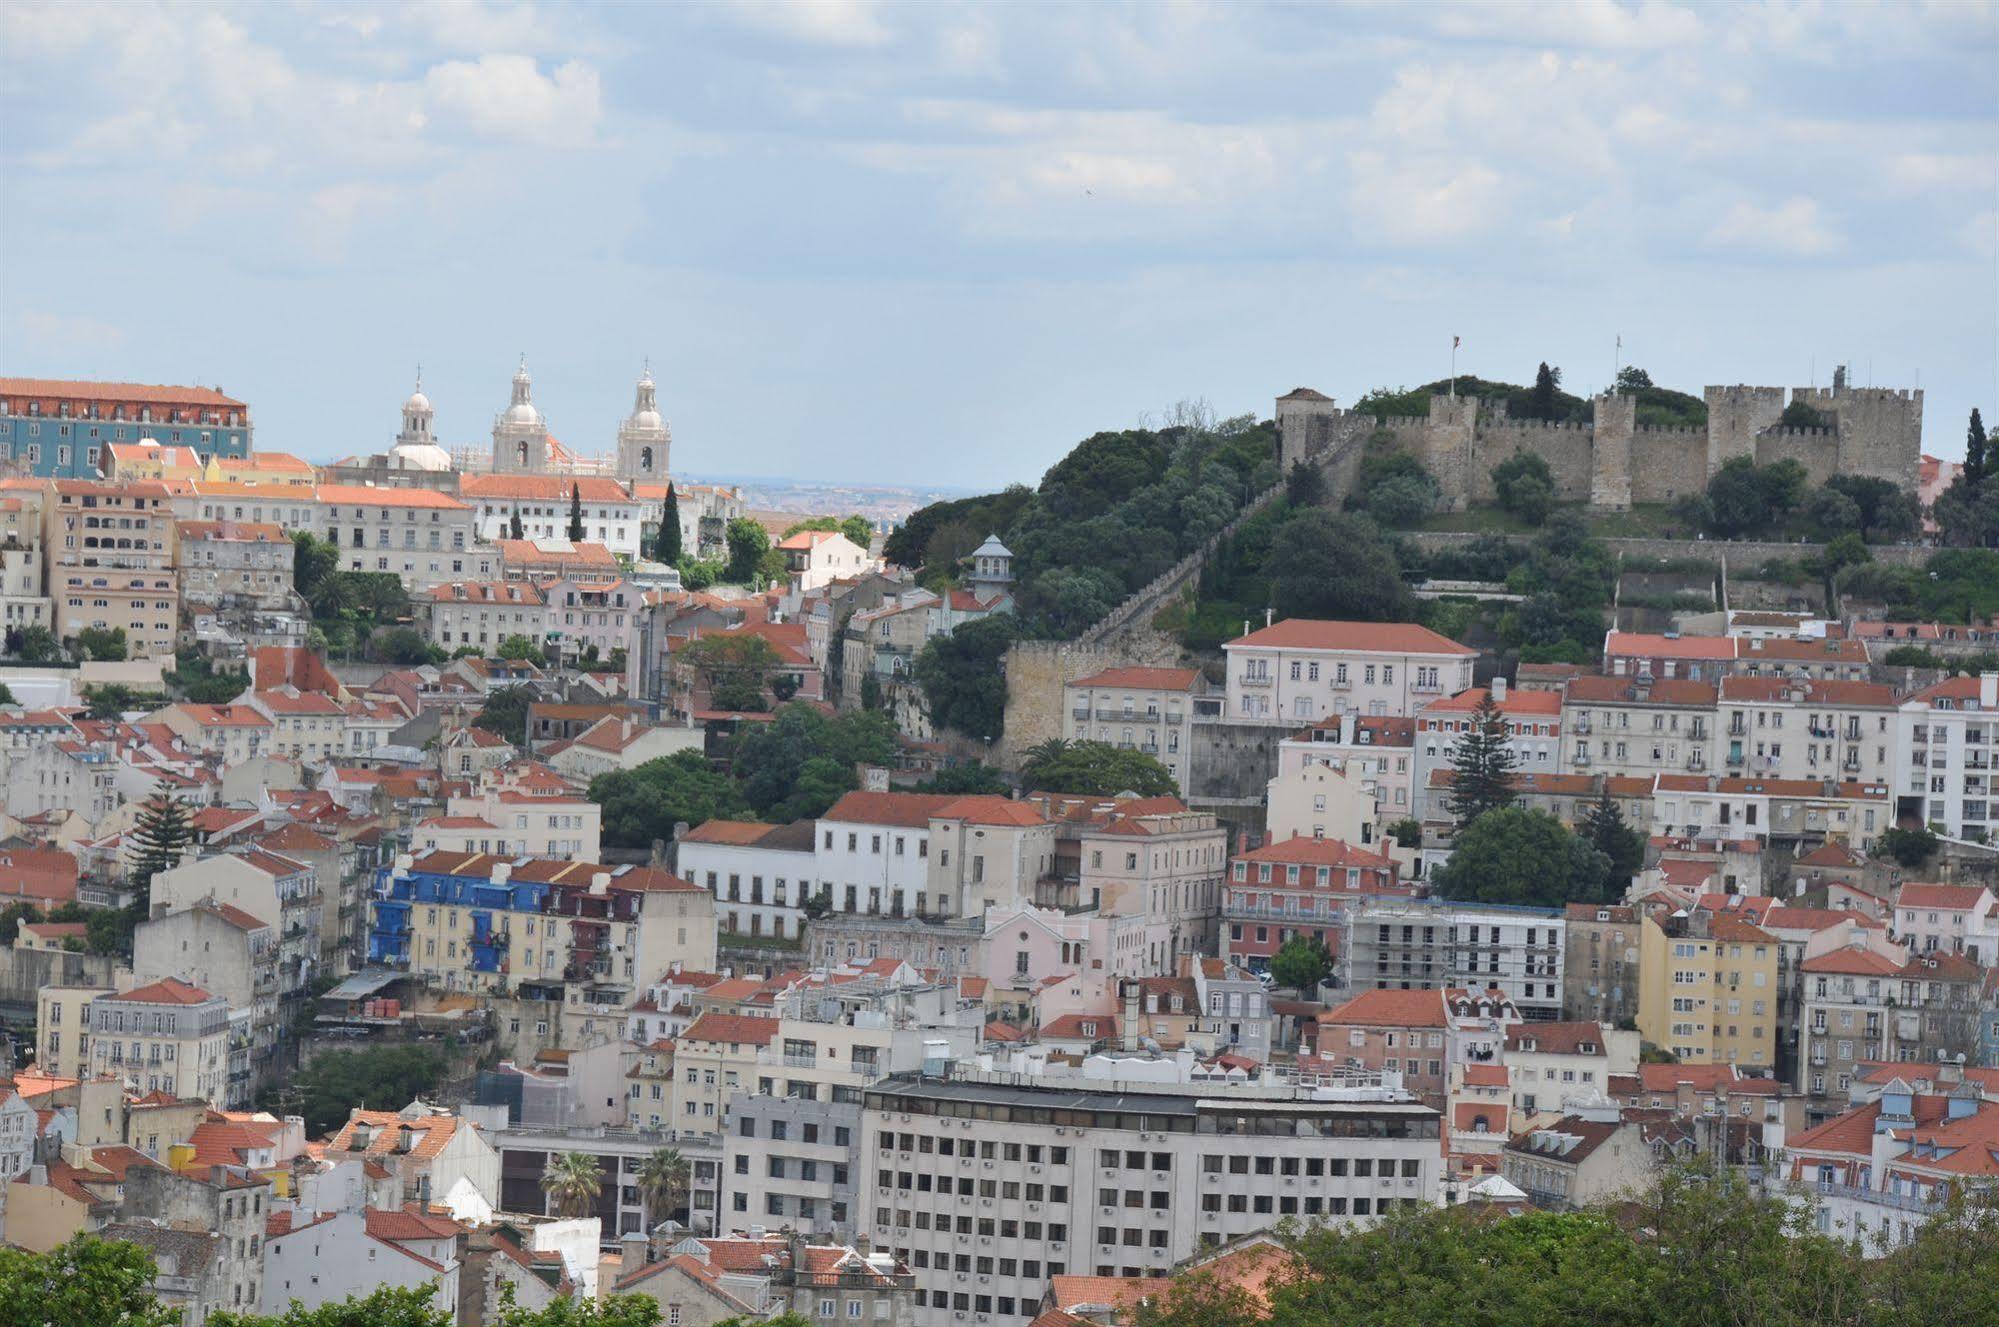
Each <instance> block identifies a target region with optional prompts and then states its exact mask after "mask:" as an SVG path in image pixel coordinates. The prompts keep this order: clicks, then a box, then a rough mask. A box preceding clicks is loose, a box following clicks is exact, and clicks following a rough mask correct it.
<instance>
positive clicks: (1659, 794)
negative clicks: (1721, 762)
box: [1652, 774, 1894, 855]
mask: <svg viewBox="0 0 1999 1327" xmlns="http://www.w3.org/2000/svg"><path fill="white" fill-rule="evenodd" d="M1893 823H1894V820H1893V798H1892V796H1891V793H1890V790H1889V785H1888V784H1886V783H1841V782H1835V781H1834V780H1833V779H1830V778H1827V779H1825V780H1823V781H1820V780H1812V779H1778V778H1747V777H1734V778H1721V777H1717V776H1715V775H1713V774H1710V775H1708V776H1707V777H1706V778H1702V777H1700V776H1698V775H1694V774H1661V775H1659V776H1658V777H1657V778H1656V779H1654V780H1653V804H1652V833H1653V834H1655V835H1663V836H1665V837H1668V838H1688V839H1703V840H1711V839H1749V840H1754V841H1755V842H1757V843H1760V844H1765V845H1771V844H1774V845H1778V846H1785V847H1790V848H1792V849H1793V850H1794V851H1796V852H1797V853H1799V854H1800V855H1802V854H1803V853H1805V852H1807V851H1809V850H1810V849H1811V848H1813V847H1815V846H1817V845H1818V844H1820V843H1844V844H1846V845H1847V846H1848V847H1850V848H1853V849H1855V850H1857V851H1860V852H1872V851H1873V848H1874V840H1875V839H1876V838H1877V837H1878V836H1879V835H1880V834H1881V833H1882V832H1883V831H1884V830H1886V829H1888V828H1889V827H1890V826H1891V825H1892V824H1893Z"/></svg>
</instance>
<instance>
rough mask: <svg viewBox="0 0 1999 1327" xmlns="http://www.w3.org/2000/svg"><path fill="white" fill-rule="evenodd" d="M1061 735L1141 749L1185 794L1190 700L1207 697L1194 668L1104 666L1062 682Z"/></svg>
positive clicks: (1190, 733) (1190, 742)
mask: <svg viewBox="0 0 1999 1327" xmlns="http://www.w3.org/2000/svg"><path fill="white" fill-rule="evenodd" d="M1062 690H1063V693H1064V697H1063V699H1064V702H1065V703H1064V704H1063V707H1062V716H1063V717H1062V736H1063V737H1064V738H1066V739H1067V740H1069V741H1072V742H1107V743H1109V744H1111V745H1112V746H1120V747H1126V748H1131V749H1135V750H1138V751H1143V752H1144V753H1145V754H1146V755H1148V756H1151V757H1152V758H1153V759H1155V760H1157V761H1159V762H1160V763H1161V764H1162V765H1164V766H1166V768H1167V769H1168V770H1169V771H1170V772H1171V773H1172V775H1173V778H1174V779H1175V781H1176V782H1178V783H1179V785H1180V791H1181V792H1183V793H1184V792H1186V791H1187V770H1188V752H1189V751H1190V750H1191V749H1192V745H1193V740H1194V700H1195V698H1196V697H1199V696H1205V695H1207V693H1208V683H1207V679H1206V678H1204V677H1203V676H1202V675H1201V670H1200V669H1198V668H1106V669H1103V670H1101V671H1099V672H1095V673H1092V674H1090V675H1089V676H1088V677H1079V678H1077V679H1076V680H1075V681H1073V682H1069V683H1066V684H1065V685H1064V686H1063V688H1062Z"/></svg>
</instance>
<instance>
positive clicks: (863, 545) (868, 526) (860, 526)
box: [840, 515, 875, 553]
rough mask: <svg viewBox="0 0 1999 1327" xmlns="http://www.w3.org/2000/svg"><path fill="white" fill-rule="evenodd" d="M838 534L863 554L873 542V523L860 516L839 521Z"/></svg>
mask: <svg viewBox="0 0 1999 1327" xmlns="http://www.w3.org/2000/svg"><path fill="white" fill-rule="evenodd" d="M840 533H841V534H843V535H845V536H847V542H848V543H850V544H852V545H854V547H856V548H858V549H860V550H861V551H862V552H863V553H865V552H867V551H868V546H869V545H870V544H872V543H874V541H875V526H874V522H873V521H870V520H869V519H868V518H867V517H865V516H861V515H853V516H849V517H847V518H846V519H845V520H843V521H841V522H840Z"/></svg>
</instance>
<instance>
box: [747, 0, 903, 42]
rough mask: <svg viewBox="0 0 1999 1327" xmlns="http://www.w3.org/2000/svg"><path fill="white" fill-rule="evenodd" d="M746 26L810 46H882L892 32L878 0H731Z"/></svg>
mask: <svg viewBox="0 0 1999 1327" xmlns="http://www.w3.org/2000/svg"><path fill="white" fill-rule="evenodd" d="M728 8H729V12H730V14H731V15H733V16H734V18H735V19H736V21H737V22H738V23H740V24H741V25H742V26H744V27H746V28H751V29H753V30H755V31H758V32H763V33H766V34H768V35H770V36H773V37H781V38H784V39H786V40H788V41H795V42H802V43H804V44H806V45H810V46H850V47H867V46H881V45H883V44H885V43H886V42H888V40H889V39H890V37H891V35H892V34H891V33H890V32H889V30H888V27H887V25H886V24H884V23H883V22H882V18H881V6H880V4H878V3H877V0H730V3H729V6H728Z"/></svg>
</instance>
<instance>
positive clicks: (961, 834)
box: [813, 792, 1055, 917]
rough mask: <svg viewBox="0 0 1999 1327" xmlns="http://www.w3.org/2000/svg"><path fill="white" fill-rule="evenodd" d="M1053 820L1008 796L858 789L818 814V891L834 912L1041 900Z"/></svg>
mask: <svg viewBox="0 0 1999 1327" xmlns="http://www.w3.org/2000/svg"><path fill="white" fill-rule="evenodd" d="M1054 860H1055V827H1054V825H1052V824H1051V823H1049V822H1048V820H1047V819H1046V818H1045V817H1043V816H1042V815H1041V813H1040V812H1039V810H1037V809H1036V808H1035V807H1034V806H1033V804H1031V803H1028V802H1013V801H1008V800H1007V799H1006V798H1003V797H954V796H950V795H948V794H931V793H874V792H853V793H848V794H847V795H846V796H844V797H842V798H841V799H840V800H839V801H838V802H835V803H834V804H833V806H832V807H831V808H830V809H828V810H827V812H826V814H825V815H823V816H821V817H819V824H818V839H817V841H816V844H815V847H814V861H813V874H814V877H815V878H816V880H817V882H818V887H817V889H816V891H815V892H816V893H817V894H818V895H820V896H821V897H824V898H825V899H826V900H827V902H828V906H829V907H830V909H831V910H833V911H836V912H843V913H882V914H887V915H890V916H902V915H908V914H914V915H916V916H920V917H929V916H936V917H954V916H978V915H981V914H983V912H984V911H985V909H986V908H988V907H1010V906H1014V905H1017V904H1019V903H1022V902H1031V901H1032V900H1033V898H1034V885H1035V882H1036V881H1038V880H1040V879H1041V878H1042V877H1044V876H1046V875H1047V874H1048V873H1049V872H1050V870H1051V869H1052V867H1053V864H1054Z"/></svg>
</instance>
